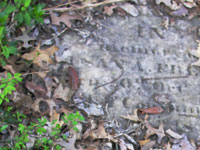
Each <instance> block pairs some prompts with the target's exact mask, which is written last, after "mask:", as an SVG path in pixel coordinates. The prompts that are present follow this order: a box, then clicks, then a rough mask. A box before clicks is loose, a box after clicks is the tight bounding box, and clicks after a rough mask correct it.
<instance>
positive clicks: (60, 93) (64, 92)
mask: <svg viewBox="0 0 200 150" xmlns="http://www.w3.org/2000/svg"><path fill="white" fill-rule="evenodd" d="M69 95H70V89H69V88H68V87H63V86H62V84H59V86H58V87H57V88H56V89H55V91H54V96H53V97H54V98H61V99H62V100H64V101H69V100H70V98H71V97H70V96H69Z"/></svg>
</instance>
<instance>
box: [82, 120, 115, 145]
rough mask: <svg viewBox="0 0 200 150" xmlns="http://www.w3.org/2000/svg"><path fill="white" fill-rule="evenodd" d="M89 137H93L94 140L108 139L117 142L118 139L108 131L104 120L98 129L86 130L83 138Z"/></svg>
mask: <svg viewBox="0 0 200 150" xmlns="http://www.w3.org/2000/svg"><path fill="white" fill-rule="evenodd" d="M87 138H91V139H92V140H96V139H108V140H111V141H113V142H117V140H116V139H114V138H113V136H112V135H110V134H108V133H106V130H105V128H104V123H103V122H101V123H99V125H98V128H97V129H96V130H92V129H91V128H90V129H88V130H86V131H85V133H84V134H83V139H87Z"/></svg>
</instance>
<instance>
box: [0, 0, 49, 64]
mask: <svg viewBox="0 0 200 150" xmlns="http://www.w3.org/2000/svg"><path fill="white" fill-rule="evenodd" d="M43 8H44V4H36V3H35V1H32V0H14V2H12V1H7V0H3V1H2V2H0V63H1V65H2V66H4V65H5V64H6V63H5V60H4V57H5V58H6V59H8V58H9V56H10V55H11V54H16V53H17V48H16V42H13V41H12V42H8V40H7V38H6V25H7V23H8V21H9V20H10V21H12V17H11V14H12V13H13V14H14V21H16V22H17V24H18V25H19V26H21V25H23V24H25V25H26V26H31V25H33V24H38V23H43V15H44V13H45V11H44V10H43ZM11 23H12V22H11Z"/></svg>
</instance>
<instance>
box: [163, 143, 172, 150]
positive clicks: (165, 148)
mask: <svg viewBox="0 0 200 150" xmlns="http://www.w3.org/2000/svg"><path fill="white" fill-rule="evenodd" d="M163 150H172V149H171V144H170V143H169V142H168V143H167V144H165V145H164V149H163Z"/></svg>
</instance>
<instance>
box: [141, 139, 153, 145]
mask: <svg viewBox="0 0 200 150" xmlns="http://www.w3.org/2000/svg"><path fill="white" fill-rule="evenodd" d="M149 142H150V139H146V140H141V141H139V144H140V146H143V145H145V144H147V143H149Z"/></svg>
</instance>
